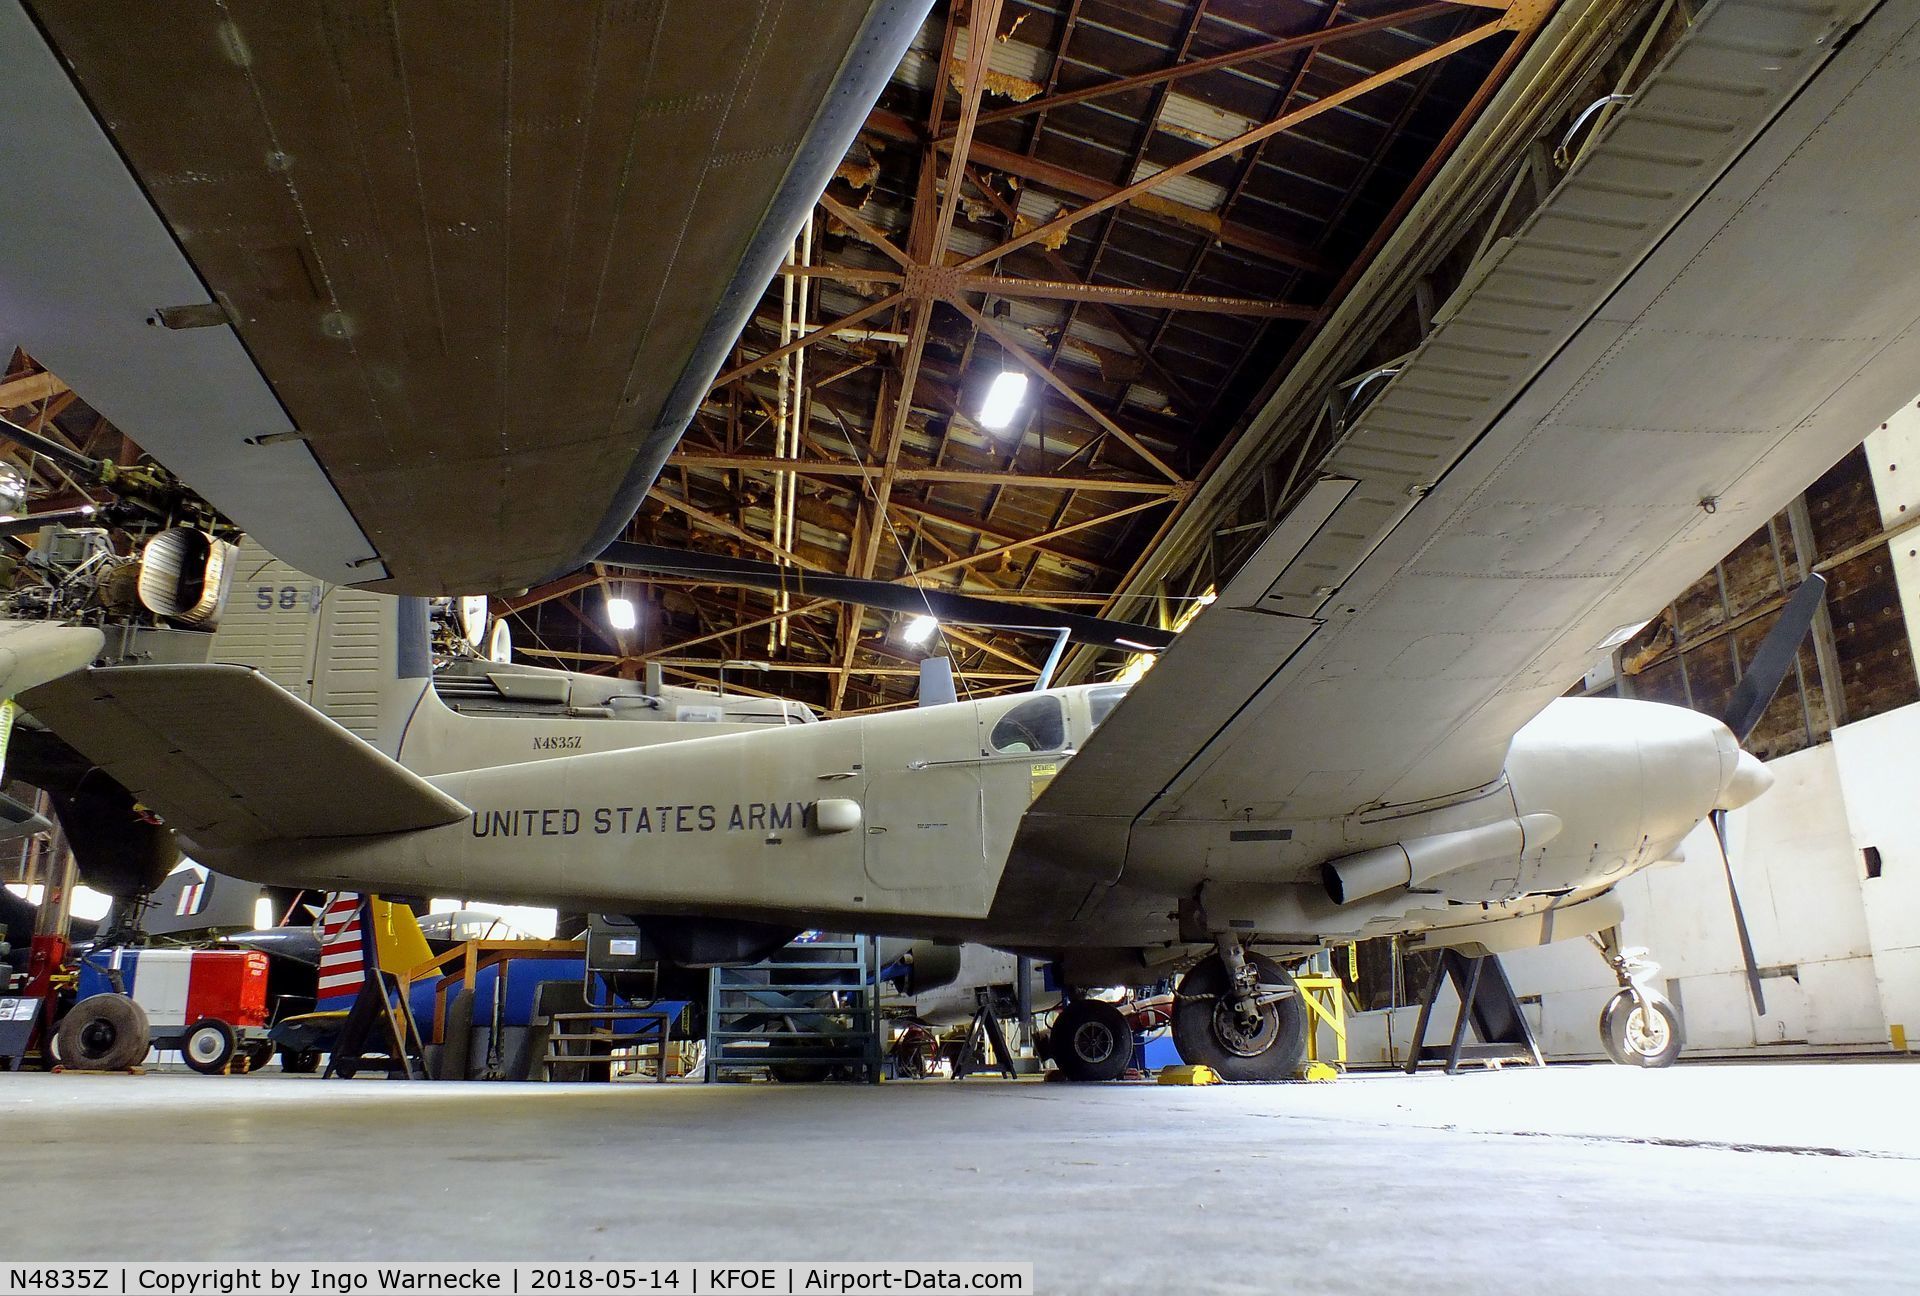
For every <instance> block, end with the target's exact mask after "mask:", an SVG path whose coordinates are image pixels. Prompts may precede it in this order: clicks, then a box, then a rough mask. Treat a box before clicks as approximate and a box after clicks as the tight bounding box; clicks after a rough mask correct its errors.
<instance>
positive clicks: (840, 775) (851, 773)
mask: <svg viewBox="0 0 1920 1296" xmlns="http://www.w3.org/2000/svg"><path fill="white" fill-rule="evenodd" d="M859 776H860V771H859V770H838V771H836V772H834V773H832V774H816V775H814V777H815V778H817V779H820V780H821V781H823V782H827V783H831V782H834V781H835V780H837V779H850V778H858V777H859Z"/></svg>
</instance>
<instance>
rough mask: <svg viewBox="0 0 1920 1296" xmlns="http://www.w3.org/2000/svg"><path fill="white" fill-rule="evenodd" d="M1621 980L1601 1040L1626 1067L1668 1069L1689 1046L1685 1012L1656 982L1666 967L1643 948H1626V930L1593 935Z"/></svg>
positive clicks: (1603, 1016)
mask: <svg viewBox="0 0 1920 1296" xmlns="http://www.w3.org/2000/svg"><path fill="white" fill-rule="evenodd" d="M1588 939H1590V940H1591V941H1592V942H1593V943H1594V945H1595V947H1596V948H1598V949H1599V951H1600V956H1601V957H1602V958H1604V959H1606V961H1607V966H1609V967H1611V968H1612V969H1613V974H1614V976H1615V977H1617V978H1619V981H1620V989H1619V991H1618V992H1616V993H1615V994H1614V996H1613V998H1611V999H1609V1000H1607V1006H1606V1007H1605V1008H1604V1009H1602V1010H1601V1012H1600V1044H1601V1046H1602V1047H1603V1048H1605V1049H1606V1050H1607V1056H1608V1057H1610V1058H1612V1059H1613V1060H1614V1061H1615V1062H1618V1063H1619V1064H1620V1065H1622V1066H1639V1067H1667V1066H1672V1065H1673V1064H1674V1061H1675V1060H1676V1059H1678V1058H1679V1056H1680V1050H1681V1049H1683V1048H1685V1047H1686V1045H1687V1032H1686V1027H1685V1025H1684V1024H1683V1023H1682V1022H1681V1020H1680V1010H1679V1009H1678V1008H1675V1007H1674V1006H1673V1003H1672V1001H1671V1000H1669V999H1668V998H1667V997H1666V996H1665V995H1663V994H1661V993H1660V992H1659V991H1658V990H1657V989H1655V988H1654V986H1655V979H1656V978H1657V977H1658V976H1659V975H1660V965H1659V964H1658V963H1655V962H1654V961H1653V960H1652V959H1650V958H1648V957H1647V951H1646V950H1645V949H1643V948H1641V947H1639V946H1630V947H1627V948H1622V947H1621V945H1620V929H1619V928H1618V927H1609V928H1607V929H1606V930H1605V931H1603V932H1599V933H1596V934H1595V935H1593V936H1591V937H1589V938H1588Z"/></svg>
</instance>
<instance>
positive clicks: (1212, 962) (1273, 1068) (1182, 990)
mask: <svg viewBox="0 0 1920 1296" xmlns="http://www.w3.org/2000/svg"><path fill="white" fill-rule="evenodd" d="M1247 958H1248V960H1249V961H1251V962H1252V963H1253V965H1254V966H1255V967H1256V968H1258V969H1259V972H1260V982H1261V984H1262V985H1292V984H1293V978H1292V977H1290V976H1288V975H1287V972H1286V969H1285V968H1283V967H1281V966H1280V965H1279V964H1278V963H1276V962H1274V961H1273V960H1272V959H1270V958H1267V957H1266V956H1265V955H1263V954H1253V953H1249V954H1248V955H1247ZM1227 989H1228V979H1227V965H1226V963H1225V962H1223V961H1222V960H1221V958H1220V956H1219V955H1218V954H1209V955H1208V956H1207V957H1206V958H1203V959H1201V960H1200V961H1199V962H1198V963H1196V964H1194V965H1193V966H1192V967H1190V968H1188V969H1187V972H1186V975H1185V976H1183V977H1181V978H1180V985H1179V987H1178V988H1177V989H1176V990H1175V991H1174V996H1173V1046H1174V1047H1175V1048H1176V1049H1178V1050H1179V1051H1180V1060H1181V1061H1183V1062H1186V1063H1187V1064H1189V1065H1191V1066H1209V1067H1212V1068H1213V1069H1214V1070H1215V1071H1217V1072H1219V1073H1220V1078H1221V1079H1222V1080H1291V1079H1292V1078H1293V1076H1294V1073H1295V1072H1296V1071H1297V1070H1299V1067H1300V1063H1301V1062H1302V1060H1304V1059H1305V1058H1306V1055H1307V1008H1306V1005H1305V1004H1303V1003H1301V1002H1300V995H1299V992H1298V991H1296V992H1295V993H1294V994H1292V995H1291V996H1289V997H1287V998H1285V999H1278V1000H1275V1001H1274V1002H1273V1003H1269V1004H1263V1005H1261V1008H1260V1029H1259V1031H1257V1032H1256V1033H1254V1034H1252V1035H1248V1034H1246V1033H1245V1032H1243V1031H1241V1030H1240V1028H1239V1026H1238V1023H1237V1020H1236V1019H1235V1017H1234V1013H1233V1008H1232V1007H1231V1005H1229V1004H1228V1003H1227V1002H1226V999H1225V995H1226V992H1227Z"/></svg>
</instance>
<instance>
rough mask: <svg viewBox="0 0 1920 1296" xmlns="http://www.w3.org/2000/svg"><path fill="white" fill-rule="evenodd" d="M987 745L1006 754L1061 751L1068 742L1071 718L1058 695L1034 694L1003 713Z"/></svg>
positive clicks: (1003, 754) (1001, 753) (989, 735)
mask: <svg viewBox="0 0 1920 1296" xmlns="http://www.w3.org/2000/svg"><path fill="white" fill-rule="evenodd" d="M987 745H988V746H989V747H991V748H993V750H994V751H995V752H996V753H998V754H1000V755H1002V756H1017V755H1024V754H1026V753H1028V752H1050V751H1059V750H1060V749H1061V748H1062V747H1065V746H1066V745H1067V718H1066V713H1065V712H1064V711H1063V710H1062V709H1061V707H1060V699H1059V698H1057V697H1037V698H1030V699H1028V700H1027V701H1025V702H1022V703H1021V704H1020V705H1019V706H1017V707H1015V708H1014V709H1013V710H1011V711H1009V712H1007V713H1006V714H1005V715H1003V716H1001V717H1000V719H999V721H998V722H997V723H996V724H995V725H994V726H993V732H991V733H990V734H988V735H987Z"/></svg>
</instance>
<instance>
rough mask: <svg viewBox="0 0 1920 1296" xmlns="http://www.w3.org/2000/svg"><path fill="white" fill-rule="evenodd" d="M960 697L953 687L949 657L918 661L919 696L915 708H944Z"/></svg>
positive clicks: (951, 661) (951, 660)
mask: <svg viewBox="0 0 1920 1296" xmlns="http://www.w3.org/2000/svg"><path fill="white" fill-rule="evenodd" d="M959 700H960V695H959V693H957V692H956V691H955V690H954V687H953V659H952V658H951V657H922V658H921V659H920V695H919V700H918V702H917V703H916V704H915V705H917V706H923V707H930V706H945V705H946V704H947V703H949V702H958V701H959Z"/></svg>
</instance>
